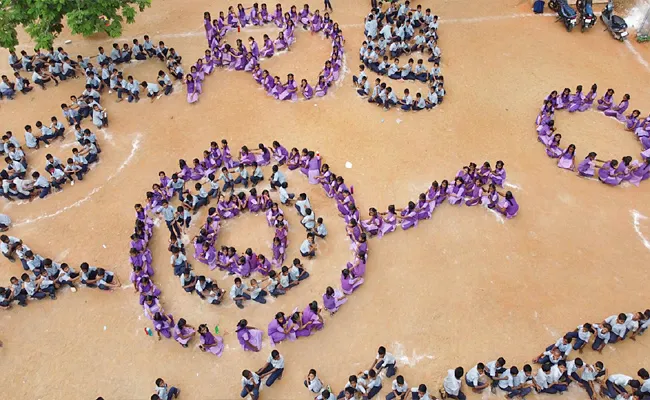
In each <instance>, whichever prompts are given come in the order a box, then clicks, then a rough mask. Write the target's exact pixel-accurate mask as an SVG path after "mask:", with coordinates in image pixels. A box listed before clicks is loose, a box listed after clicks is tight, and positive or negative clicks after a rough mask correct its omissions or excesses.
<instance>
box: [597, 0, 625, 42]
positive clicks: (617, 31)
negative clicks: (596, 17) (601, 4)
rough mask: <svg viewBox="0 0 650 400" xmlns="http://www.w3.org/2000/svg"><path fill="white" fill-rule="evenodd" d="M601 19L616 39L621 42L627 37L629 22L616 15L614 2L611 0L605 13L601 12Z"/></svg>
mask: <svg viewBox="0 0 650 400" xmlns="http://www.w3.org/2000/svg"><path fill="white" fill-rule="evenodd" d="M600 19H601V20H602V21H603V23H604V24H605V26H606V27H607V29H609V31H610V32H611V33H612V36H614V39H616V40H620V41H621V42H622V41H624V40H625V39H627V35H628V33H627V23H625V20H624V19H623V18H621V17H619V16H618V15H614V2H613V0H609V2H608V3H607V5H606V6H605V9H604V10H603V13H602V14H600Z"/></svg>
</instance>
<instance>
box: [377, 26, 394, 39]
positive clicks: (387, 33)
mask: <svg viewBox="0 0 650 400" xmlns="http://www.w3.org/2000/svg"><path fill="white" fill-rule="evenodd" d="M392 29H393V27H392V26H391V25H389V24H386V25H384V26H383V27H382V28H381V31H379V33H381V34H382V35H384V39H386V40H390V38H391V37H393V32H392Z"/></svg>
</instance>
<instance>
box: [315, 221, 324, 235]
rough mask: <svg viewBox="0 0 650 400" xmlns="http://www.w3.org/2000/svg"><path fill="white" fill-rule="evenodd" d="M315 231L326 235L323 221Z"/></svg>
mask: <svg viewBox="0 0 650 400" xmlns="http://www.w3.org/2000/svg"><path fill="white" fill-rule="evenodd" d="M316 233H317V234H319V235H321V236H327V228H326V227H325V223H322V224H320V225H318V226H317V227H316Z"/></svg>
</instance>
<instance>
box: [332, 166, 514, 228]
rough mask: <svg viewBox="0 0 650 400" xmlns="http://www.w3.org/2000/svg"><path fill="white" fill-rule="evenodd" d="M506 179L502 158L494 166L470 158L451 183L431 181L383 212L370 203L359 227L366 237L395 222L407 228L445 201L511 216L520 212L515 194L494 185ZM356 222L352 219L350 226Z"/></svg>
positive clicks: (394, 225)
mask: <svg viewBox="0 0 650 400" xmlns="http://www.w3.org/2000/svg"><path fill="white" fill-rule="evenodd" d="M505 180H506V171H505V169H504V164H503V161H500V160H499V161H497V162H496V165H495V168H494V169H492V168H491V167H490V163H489V162H487V161H486V162H484V163H483V165H482V166H481V168H477V166H476V164H475V163H473V162H471V163H469V165H468V166H464V167H463V168H462V169H461V170H460V171H458V173H457V174H456V178H455V179H454V180H453V183H452V185H451V186H449V183H448V181H447V180H446V179H445V180H443V181H442V183H440V184H438V181H434V182H433V183H432V184H431V186H430V187H429V189H428V190H427V192H426V193H421V194H420V196H419V198H418V201H417V202H413V201H410V202H409V203H408V205H407V207H405V208H403V209H397V208H395V206H394V205H389V206H388V210H387V211H386V212H378V211H377V209H376V208H374V207H371V208H370V210H369V218H368V219H366V220H361V221H360V223H359V225H360V231H363V232H365V233H366V234H367V235H368V236H369V237H373V236H378V237H382V236H384V235H385V234H387V233H390V232H393V231H395V230H396V228H397V224H398V223H399V225H400V227H401V228H402V229H403V230H407V229H410V228H412V227H414V226H417V225H418V223H419V221H421V220H424V219H429V218H431V215H432V213H433V211H434V210H435V209H436V208H437V207H439V206H440V205H441V204H443V203H444V202H445V201H447V202H449V204H452V205H461V204H463V203H465V205H467V206H470V207H471V206H475V205H479V204H481V205H484V206H485V207H487V208H489V209H491V210H494V211H496V212H498V213H500V214H502V215H504V216H505V217H506V218H508V219H509V218H514V217H515V216H516V215H517V213H518V212H519V204H518V203H517V201H516V200H515V198H514V195H513V194H512V192H510V191H506V192H505V193H504V192H502V191H500V190H498V189H497V188H502V187H503V184H504V183H505ZM339 211H340V212H341V213H342V214H344V215H350V213H351V212H353V213H355V214H353V215H357V216H358V211H350V208H349V207H348V208H345V207H340V208H339ZM357 220H358V218H357ZM356 225H357V224H356V221H355V222H354V223H353V226H352V229H354V228H355V227H356Z"/></svg>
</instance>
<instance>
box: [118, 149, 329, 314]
mask: <svg viewBox="0 0 650 400" xmlns="http://www.w3.org/2000/svg"><path fill="white" fill-rule="evenodd" d="M222 145H223V148H219V145H218V144H217V143H216V142H212V143H211V149H210V151H208V150H206V151H205V152H204V160H203V162H200V161H199V160H198V159H195V160H194V166H195V167H194V168H190V167H188V166H187V164H186V162H185V161H184V160H180V161H179V167H180V171H179V172H178V173H175V174H173V175H172V177H171V179H170V178H168V177H167V176H166V175H165V173H164V172H161V173H160V182H161V183H160V184H154V185H153V186H152V191H151V192H147V205H146V207H142V205H140V204H137V205H136V206H135V210H136V216H137V221H136V232H135V233H134V234H133V235H132V237H131V249H130V254H129V256H130V261H131V264H132V267H133V272H132V274H131V281H132V282H133V283H134V288H135V290H136V292H140V293H141V297H140V301H141V304H142V303H143V302H144V300H145V298H146V296H147V295H153V294H155V295H156V297H157V296H158V295H159V290H157V288H155V286H152V284H151V282H150V279H149V277H150V276H151V275H152V274H153V269H152V268H151V262H152V259H151V252H150V251H149V250H148V248H147V243H148V238H149V237H150V236H151V234H152V233H153V231H152V228H153V221H152V220H151V218H149V216H148V214H147V213H148V211H153V212H155V213H160V214H162V215H163V218H164V219H165V222H166V224H167V227H168V229H169V230H170V234H171V238H170V247H169V249H170V251H171V252H172V257H171V264H172V266H173V268H174V273H175V274H176V275H179V276H180V280H181V284H182V286H183V288H184V290H185V291H186V292H188V293H191V292H192V291H196V292H197V294H199V296H200V297H202V298H205V299H206V300H208V302H210V303H211V304H219V303H220V302H221V300H222V297H223V294H224V293H225V291H224V290H222V289H220V288H219V287H218V286H217V285H216V284H215V283H212V281H211V280H209V279H208V278H205V277H204V276H199V277H196V276H195V275H194V273H193V272H192V271H191V266H190V265H189V263H188V262H187V258H186V256H185V249H184V244H183V243H182V241H181V240H180V237H181V234H182V232H181V230H180V227H179V223H180V224H182V226H184V227H187V226H188V225H189V223H190V221H191V215H192V214H191V213H190V211H191V210H193V211H194V213H196V212H197V211H198V209H199V208H200V207H202V206H204V205H208V204H209V201H210V197H212V198H216V197H219V198H220V199H221V201H220V206H219V208H210V210H209V212H208V214H209V215H208V217H207V221H206V224H205V225H204V227H203V228H202V229H201V231H200V233H199V235H197V236H198V237H200V238H201V240H196V239H197V238H198V237H197V238H195V241H194V245H195V250H198V247H199V242H202V243H200V247H201V251H203V248H204V247H205V245H204V243H205V242H206V241H207V242H209V241H212V240H214V239H216V234H217V232H218V229H219V219H220V218H230V217H234V216H235V215H238V214H239V212H240V211H241V210H242V208H247V207H248V208H249V209H252V210H258V211H262V210H263V208H264V207H267V208H268V206H269V204H270V208H268V211H267V214H268V215H267V219H268V221H269V222H270V223H273V222H275V226H276V237H275V238H274V248H273V250H274V264H276V265H278V266H279V265H281V264H282V262H283V261H284V249H285V248H286V230H287V228H288V226H287V224H286V222H285V221H284V219H283V216H282V214H281V210H280V209H279V208H278V207H277V204H275V205H274V204H273V203H272V202H271V201H270V198H269V196H268V191H266V190H265V192H267V193H266V194H265V195H266V197H265V198H266V200H263V199H262V197H261V196H257V195H256V190H255V189H252V190H251V192H252V193H251V196H249V198H248V199H246V196H245V195H244V194H243V193H240V195H243V196H234V195H232V192H233V191H234V185H235V184H239V183H243V184H244V185H245V186H246V187H247V186H248V179H249V178H250V179H251V181H252V182H253V185H256V184H257V183H259V182H260V181H262V180H263V173H262V171H261V169H260V168H259V166H258V165H257V164H258V163H257V161H259V162H260V164H262V165H267V164H269V163H270V162H271V156H272V155H271V152H270V150H269V149H268V148H266V147H265V146H264V145H262V144H260V146H259V147H260V150H259V151H260V152H261V154H260V155H259V156H258V157H257V158H256V156H255V155H254V153H253V152H249V151H248V149H247V147H246V146H243V147H242V151H241V152H240V159H239V161H235V160H233V158H232V156H231V154H230V149H229V148H228V143H227V141H225V140H223V141H222ZM274 149H275V150H274V154H273V157H274V158H275V160H276V161H278V162H279V163H284V162H285V161H286V160H287V158H288V156H289V152H288V151H287V150H286V149H285V148H284V147H282V146H281V145H280V144H279V143H277V142H274ZM294 151H295V152H296V154H297V149H294V150H292V153H293V152H294ZM308 155H309V152H307V156H308ZM256 160H257V161H256ZM318 162H319V160H318ZM247 166H254V167H255V172H254V173H253V176H250V175H249V174H248V172H247V169H246V168H247ZM219 167H222V173H221V175H220V177H219V179H216V178H215V176H214V173H213V172H214V171H215V170H216V168H219ZM229 167H230V168H233V167H238V169H239V177H237V179H233V178H232V175H231V174H230V171H229V170H228V168H229ZM316 168H317V166H316ZM206 176H207V178H208V179H209V182H210V185H211V189H210V191H209V192H207V191H205V190H203V188H202V185H201V183H198V182H197V183H196V184H195V188H196V189H197V191H198V193H197V194H196V195H194V196H193V195H192V194H190V193H189V191H188V190H185V179H187V180H201V179H204V178H206ZM181 177H182V178H181ZM219 181H223V190H224V191H228V190H230V191H231V200H232V201H233V202H236V207H230V206H228V205H227V204H225V201H226V200H225V197H224V196H223V195H221V194H220V193H221V189H222V188H221V187H220V186H219ZM269 181H270V183H271V186H272V188H277V187H279V189H280V198H281V201H283V202H284V203H285V204H287V203H290V201H291V199H293V197H294V196H293V195H289V194H288V193H287V192H286V188H287V183H286V178H285V177H284V175H283V174H282V173H281V172H280V171H279V170H278V166H277V165H276V166H274V167H273V175H272V176H271V178H270V179H269ZM175 194H178V196H179V198H180V199H183V205H182V206H179V207H178V208H177V209H174V208H173V207H171V206H170V205H169V201H170V200H171V198H172V197H173V196H174V195H175ZM242 197H243V200H242V199H241V198H242ZM296 209H297V210H298V212H300V213H301V216H303V221H302V222H303V226H305V228H306V229H307V231H308V232H309V233H308V235H307V236H308V238H307V239H306V240H305V242H306V243H307V249H308V250H307V251H301V253H302V254H303V255H304V256H306V257H310V258H311V257H314V256H315V248H314V247H313V245H314V243H313V240H314V236H315V235H316V234H318V235H319V236H320V237H321V238H323V237H325V236H326V235H327V231H326V228H325V225H324V224H323V221H322V218H319V220H318V222H314V220H315V218H314V216H313V212H312V211H311V208H310V205H309V201H308V199H307V198H306V195H305V194H301V196H300V199H299V200H297V202H296ZM316 224H318V226H317V225H316ZM207 247H208V248H209V244H208V246H207ZM301 247H302V248H304V247H305V243H303V246H301ZM249 250H250V251H249ZM249 250H247V252H246V253H244V255H243V257H237V256H236V250H235V249H234V248H229V249H228V253H229V254H228V253H226V254H222V258H224V262H223V263H222V265H221V267H222V268H225V269H228V270H229V271H230V272H231V273H233V274H234V273H240V274H242V275H243V276H247V275H248V274H250V272H251V271H252V270H253V268H252V267H251V263H252V262H253V260H256V261H257V264H258V265H257V267H256V268H255V269H257V270H259V271H261V272H266V270H268V275H269V278H268V283H267V284H266V285H265V286H258V284H257V282H256V281H255V280H253V282H252V284H251V287H250V288H248V287H246V285H245V284H243V283H242V282H241V279H240V278H236V279H235V285H233V288H232V289H231V298H232V299H233V300H234V302H235V303H236V304H237V305H238V306H239V307H240V308H243V301H244V300H248V299H249V298H251V296H252V298H253V299H254V300H256V301H258V302H260V303H264V302H265V300H264V295H265V294H266V293H267V292H266V291H265V290H264V289H268V290H269V292H270V293H271V294H272V295H280V294H284V292H285V289H286V288H289V287H292V286H295V285H296V284H297V282H298V281H300V280H303V279H305V278H307V277H308V276H309V274H308V273H307V272H306V271H305V270H304V267H302V265H301V263H300V260H299V259H294V261H293V265H292V267H291V268H290V269H289V268H287V267H283V268H282V273H281V275H279V276H278V277H279V279H276V272H275V271H272V270H271V267H272V266H271V264H270V263H269V261H268V260H266V258H265V257H263V256H261V255H260V256H257V255H255V254H254V253H253V252H252V249H249ZM206 255H207V253H199V255H198V257H197V259H198V260H199V261H201V262H207V263H208V265H209V266H211V263H210V262H209V261H208V259H207V258H206V257H205V256H206ZM242 258H243V260H242ZM227 260H231V261H232V260H235V266H234V267H232V266H231V265H229V264H231V263H228V262H225V261H227ZM213 261H215V262H214V267H216V266H219V265H218V263H217V261H216V260H213ZM246 265H248V268H246ZM231 267H232V268H231ZM145 277H147V279H146V280H145V282H144V284H142V283H141V281H142V279H143V278H145ZM285 278H286V279H288V283H287V284H285V282H284V280H285ZM262 283H264V282H262ZM143 285H144V286H143ZM247 292H251V294H250V295H249V294H248V293H247Z"/></svg>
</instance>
